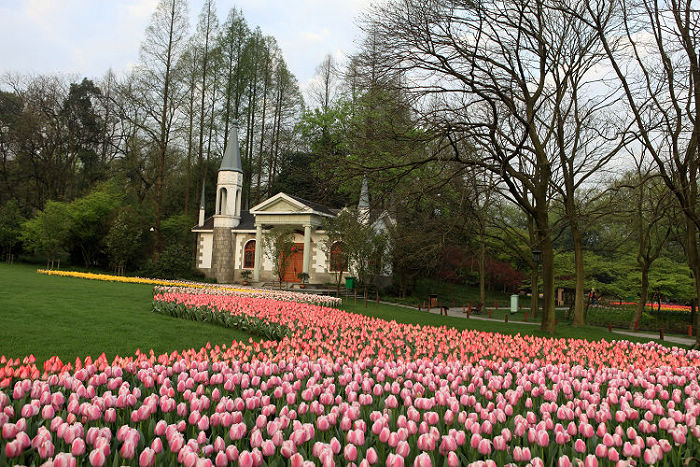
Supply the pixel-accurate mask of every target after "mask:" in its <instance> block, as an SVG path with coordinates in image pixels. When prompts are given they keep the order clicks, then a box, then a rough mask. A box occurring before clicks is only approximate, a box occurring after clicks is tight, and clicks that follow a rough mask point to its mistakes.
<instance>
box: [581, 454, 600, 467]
mask: <svg viewBox="0 0 700 467" xmlns="http://www.w3.org/2000/svg"><path fill="white" fill-rule="evenodd" d="M583 466H584V467H598V458H597V457H596V456H594V455H593V454H589V455H587V456H586V458H585V459H584V461H583Z"/></svg>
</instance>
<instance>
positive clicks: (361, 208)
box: [357, 177, 369, 225]
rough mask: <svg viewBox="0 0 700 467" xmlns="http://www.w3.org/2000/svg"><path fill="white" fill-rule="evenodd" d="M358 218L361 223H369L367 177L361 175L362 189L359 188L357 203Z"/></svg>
mask: <svg viewBox="0 0 700 467" xmlns="http://www.w3.org/2000/svg"><path fill="white" fill-rule="evenodd" d="M357 216H358V220H359V221H360V222H362V223H363V224H365V225H367V224H369V188H368V187H367V177H362V189H361V190H360V201H359V202H358V203H357Z"/></svg>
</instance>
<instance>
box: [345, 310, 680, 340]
mask: <svg viewBox="0 0 700 467" xmlns="http://www.w3.org/2000/svg"><path fill="white" fill-rule="evenodd" d="M342 308H343V309H345V310H346V311H349V312H352V313H359V314H363V315H366V316H373V317H376V318H382V319H386V320H395V321H396V322H398V323H406V324H420V325H430V326H449V327H453V328H457V329H476V330H479V331H489V332H501V333H506V334H517V333H520V334H521V335H525V334H531V335H536V336H544V337H552V336H551V335H549V334H547V333H545V332H543V331H542V330H540V328H539V326H531V325H526V324H516V323H505V322H494V321H482V320H476V319H466V318H457V317H454V316H441V315H437V314H434V313H428V312H427V311H418V310H417V309H410V308H405V307H397V306H392V305H385V304H377V303H374V302H368V303H367V307H366V308H365V306H364V303H363V302H362V301H361V300H359V299H358V300H357V302H355V301H354V300H353V299H346V300H344V302H343V307H342ZM504 313H505V310H499V313H498V314H495V313H494V314H493V317H494V318H496V317H497V316H498V318H499V319H503V315H504ZM481 316H484V317H488V313H482V315H481ZM510 319H511V320H518V321H523V320H524V312H523V313H520V312H518V313H516V314H515V315H512V316H511V318H510ZM530 320H532V318H530ZM554 337H559V338H576V339H588V340H601V339H606V340H608V341H610V340H613V339H617V340H622V339H626V340H629V341H632V342H648V341H649V339H645V338H637V337H634V336H627V335H620V334H614V333H610V332H608V330H607V329H605V328H601V327H597V326H581V327H576V326H572V325H570V324H567V323H563V322H562V321H560V322H559V324H558V325H557V330H556V333H555V335H554ZM656 342H660V343H662V344H664V345H667V346H668V345H671V346H674V345H675V346H679V347H683V346H682V345H679V344H673V343H669V342H664V341H659V340H657V341H656Z"/></svg>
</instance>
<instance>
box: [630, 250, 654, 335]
mask: <svg viewBox="0 0 700 467" xmlns="http://www.w3.org/2000/svg"><path fill="white" fill-rule="evenodd" d="M649 266H650V265H649V264H648V263H647V262H644V264H642V265H641V267H642V280H641V284H640V287H639V303H637V308H636V309H635V310H634V315H632V322H631V323H630V329H634V328H635V326H634V325H635V323H638V322H639V321H640V320H641V319H642V313H643V312H644V307H645V306H646V304H647V299H648V298H649Z"/></svg>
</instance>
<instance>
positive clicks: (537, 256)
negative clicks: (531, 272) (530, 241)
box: [532, 250, 542, 266]
mask: <svg viewBox="0 0 700 467" xmlns="http://www.w3.org/2000/svg"><path fill="white" fill-rule="evenodd" d="M532 261H534V263H535V265H536V266H539V265H540V264H542V251H541V250H532Z"/></svg>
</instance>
